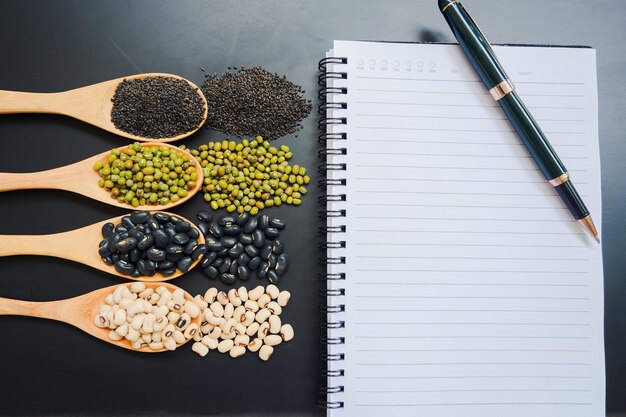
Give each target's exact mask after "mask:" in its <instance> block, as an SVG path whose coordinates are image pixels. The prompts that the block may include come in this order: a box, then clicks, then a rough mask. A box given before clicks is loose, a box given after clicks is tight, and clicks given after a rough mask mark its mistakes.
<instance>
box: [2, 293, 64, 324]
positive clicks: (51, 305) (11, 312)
mask: <svg viewBox="0 0 626 417" xmlns="http://www.w3.org/2000/svg"><path fill="white" fill-rule="evenodd" d="M63 305H64V304H63V301H45V302H35V301H22V300H13V299H10V298H0V316H28V317H40V318H44V319H53V320H59V321H64V320H63V319H62V316H63V315H62V310H63Z"/></svg>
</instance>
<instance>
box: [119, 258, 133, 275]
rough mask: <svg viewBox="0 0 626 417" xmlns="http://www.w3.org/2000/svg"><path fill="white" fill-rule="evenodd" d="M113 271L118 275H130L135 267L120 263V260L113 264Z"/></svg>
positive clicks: (127, 263) (123, 262)
mask: <svg viewBox="0 0 626 417" xmlns="http://www.w3.org/2000/svg"><path fill="white" fill-rule="evenodd" d="M115 270H116V271H117V272H119V273H120V274H126V275H130V274H132V273H133V271H134V270H135V266H134V265H131V264H130V263H129V262H126V261H122V260H121V259H120V260H119V261H117V262H115Z"/></svg>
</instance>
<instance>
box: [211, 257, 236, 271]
mask: <svg viewBox="0 0 626 417" xmlns="http://www.w3.org/2000/svg"><path fill="white" fill-rule="evenodd" d="M223 259H224V263H223V264H222V266H220V267H219V270H220V272H228V270H229V269H230V264H231V263H232V261H231V260H230V259H229V258H223ZM213 265H215V263H214V264H213Z"/></svg>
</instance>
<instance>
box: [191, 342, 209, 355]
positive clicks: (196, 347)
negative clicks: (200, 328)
mask: <svg viewBox="0 0 626 417" xmlns="http://www.w3.org/2000/svg"><path fill="white" fill-rule="evenodd" d="M191 350H193V351H194V352H196V353H197V354H198V355H200V356H206V354H207V353H209V348H208V346H207V345H205V344H204V343H200V342H196V343H194V344H193V345H192V346H191Z"/></svg>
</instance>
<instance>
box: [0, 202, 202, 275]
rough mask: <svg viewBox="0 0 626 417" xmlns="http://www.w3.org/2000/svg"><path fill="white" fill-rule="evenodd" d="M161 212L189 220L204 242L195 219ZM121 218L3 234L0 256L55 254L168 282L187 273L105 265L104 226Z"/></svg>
mask: <svg viewBox="0 0 626 417" xmlns="http://www.w3.org/2000/svg"><path fill="white" fill-rule="evenodd" d="M162 213H164V214H167V215H169V216H174V217H178V218H179V219H181V220H183V221H187V222H189V224H190V225H191V227H193V228H195V229H196V230H198V234H199V236H198V245H204V244H205V239H204V235H203V234H202V232H201V231H200V230H199V229H198V228H197V227H196V225H195V224H193V222H191V221H189V220H187V219H185V218H184V217H183V216H179V215H178V214H172V213H168V212H162ZM122 217H124V216H119V217H114V218H112V219H108V220H103V221H101V222H98V223H94V224H92V225H89V226H85V227H82V228H80V229H76V230H70V231H68V232H62V233H55V234H50V235H0V257H2V256H13V255H43V256H53V257H55V258H63V259H69V260H71V261H74V262H79V263H82V264H85V265H88V266H90V267H92V268H95V269H99V270H100V271H104V272H107V273H109V274H113V275H117V276H119V277H122V278H126V279H131V280H134V281H148V282H150V281H169V280H171V279H174V278H177V277H179V276H181V275H183V274H184V273H183V272H181V271H180V270H178V269H177V270H176V272H175V273H174V274H172V275H169V276H164V275H163V274H161V273H160V272H157V273H156V274H155V275H154V276H152V277H148V276H141V277H133V276H131V275H125V274H122V273H120V272H118V271H117V270H116V269H115V267H114V266H113V265H108V264H106V263H105V262H104V261H103V260H102V259H101V257H100V255H99V254H98V249H99V243H100V242H101V241H102V240H103V239H104V238H103V237H102V226H104V225H105V224H106V223H113V224H117V223H119V222H120V221H121V219H122ZM201 260H202V256H201V257H199V258H198V259H196V260H195V261H193V263H192V264H191V266H190V268H189V270H191V269H193V268H194V267H195V266H196V265H197V264H198V263H199V262H200V261H201Z"/></svg>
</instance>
